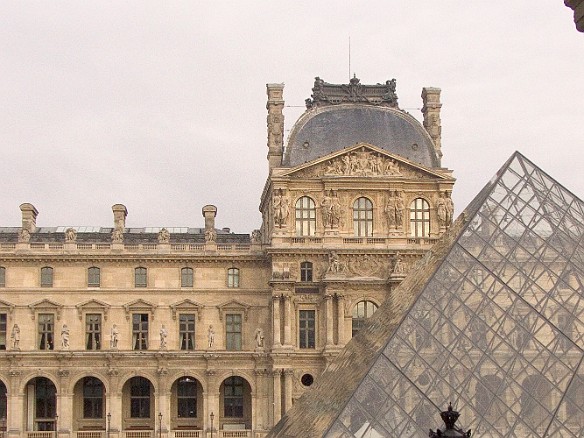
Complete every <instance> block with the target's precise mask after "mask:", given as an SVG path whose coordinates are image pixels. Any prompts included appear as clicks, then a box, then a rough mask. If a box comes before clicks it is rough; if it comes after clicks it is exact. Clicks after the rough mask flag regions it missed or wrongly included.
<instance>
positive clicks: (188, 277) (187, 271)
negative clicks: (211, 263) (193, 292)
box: [180, 266, 195, 288]
mask: <svg viewBox="0 0 584 438" xmlns="http://www.w3.org/2000/svg"><path fill="white" fill-rule="evenodd" d="M185 283H186V284H185ZM194 284H195V271H194V269H193V268H191V267H190V266H185V267H183V268H181V269H180V287H184V288H191V287H193V286H194Z"/></svg>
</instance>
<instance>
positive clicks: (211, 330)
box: [207, 325, 215, 348]
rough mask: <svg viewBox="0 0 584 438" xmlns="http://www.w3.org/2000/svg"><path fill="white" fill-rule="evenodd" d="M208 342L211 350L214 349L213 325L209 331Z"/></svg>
mask: <svg viewBox="0 0 584 438" xmlns="http://www.w3.org/2000/svg"><path fill="white" fill-rule="evenodd" d="M207 342H208V345H209V348H213V346H214V345H215V330H213V326H212V325H210V326H209V329H208V330H207Z"/></svg>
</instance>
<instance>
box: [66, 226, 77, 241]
mask: <svg viewBox="0 0 584 438" xmlns="http://www.w3.org/2000/svg"><path fill="white" fill-rule="evenodd" d="M76 240H77V231H75V229H74V228H67V229H66V230H65V242H75V241H76Z"/></svg>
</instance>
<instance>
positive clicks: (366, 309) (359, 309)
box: [352, 300, 377, 336]
mask: <svg viewBox="0 0 584 438" xmlns="http://www.w3.org/2000/svg"><path fill="white" fill-rule="evenodd" d="M376 310H377V304H375V303H374V302H372V301H366V300H365V301H360V302H358V303H357V304H356V305H355V307H353V321H352V322H353V330H352V333H353V336H355V335H356V334H357V332H358V331H359V330H361V327H363V324H365V320H366V319H367V318H369V317H370V316H371V315H373V313H375V311H376Z"/></svg>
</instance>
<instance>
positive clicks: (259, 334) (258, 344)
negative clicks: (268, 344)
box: [255, 327, 264, 349]
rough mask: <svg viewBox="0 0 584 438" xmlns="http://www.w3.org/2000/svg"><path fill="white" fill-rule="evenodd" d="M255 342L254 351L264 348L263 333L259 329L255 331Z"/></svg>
mask: <svg viewBox="0 0 584 438" xmlns="http://www.w3.org/2000/svg"><path fill="white" fill-rule="evenodd" d="M255 342H256V349H262V348H264V331H263V330H262V329H261V328H259V327H258V328H257V329H256V331H255Z"/></svg>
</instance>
